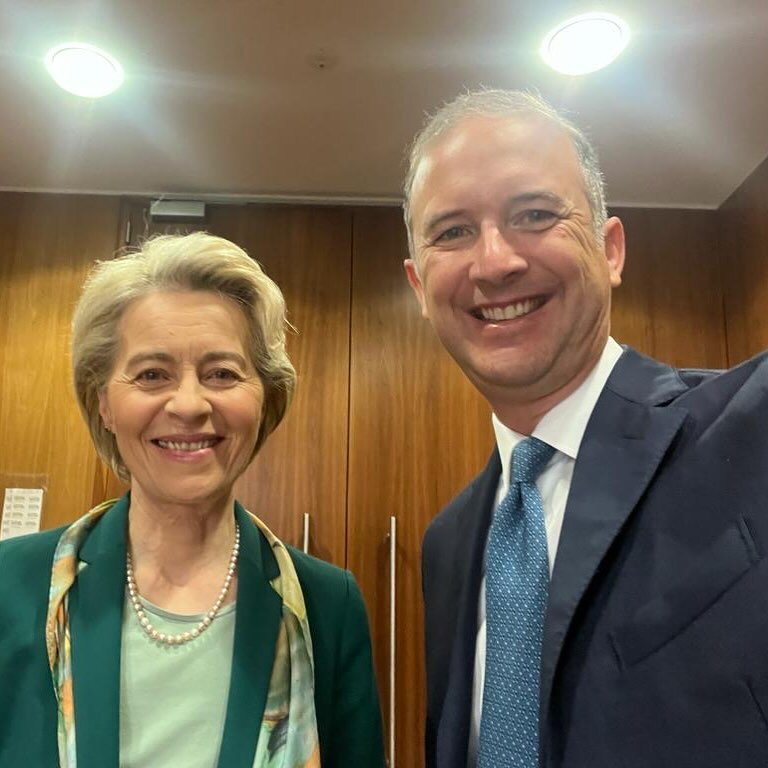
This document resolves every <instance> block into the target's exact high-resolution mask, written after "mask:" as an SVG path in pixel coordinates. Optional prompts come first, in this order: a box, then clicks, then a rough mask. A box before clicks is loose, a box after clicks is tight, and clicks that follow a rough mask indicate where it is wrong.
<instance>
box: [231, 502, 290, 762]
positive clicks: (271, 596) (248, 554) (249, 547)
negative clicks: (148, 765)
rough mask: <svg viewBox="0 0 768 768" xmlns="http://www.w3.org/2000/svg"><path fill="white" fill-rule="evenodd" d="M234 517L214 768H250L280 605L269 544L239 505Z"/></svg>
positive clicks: (268, 674) (264, 699)
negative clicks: (235, 554) (231, 591)
mask: <svg viewBox="0 0 768 768" xmlns="http://www.w3.org/2000/svg"><path fill="white" fill-rule="evenodd" d="M235 514H236V516H237V521H238V523H239V525H240V539H241V541H240V558H239V562H238V572H237V578H238V587H237V616H236V619H235V643H234V652H233V655H232V673H231V676H230V683H229V698H228V701H227V716H226V721H225V723H224V735H223V738H222V744H221V752H220V754H219V765H220V766H222V768H224V767H226V768H240V767H242V768H250V766H252V765H253V759H254V756H255V754H256V743H257V741H258V737H259V731H260V728H261V720H262V717H263V715H264V707H265V705H266V702H267V693H268V691H269V683H270V679H271V677H272V665H273V662H274V657H275V645H276V641H277V635H278V630H279V628H280V621H281V618H282V614H281V608H282V602H281V600H280V597H279V596H278V594H277V593H276V592H275V591H274V590H273V589H272V587H271V586H270V584H269V582H270V580H271V579H274V578H275V577H276V576H277V575H278V574H279V569H278V566H277V561H276V560H275V557H274V555H273V554H272V552H271V550H270V548H269V544H268V543H267V541H266V539H265V538H264V537H263V536H262V535H261V533H260V532H259V530H258V529H257V528H256V526H255V525H254V524H253V522H252V521H251V520H250V518H249V517H248V515H247V514H246V512H245V511H244V510H243V508H242V507H241V506H240V505H239V504H236V506H235Z"/></svg>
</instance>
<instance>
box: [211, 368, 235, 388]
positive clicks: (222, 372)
mask: <svg viewBox="0 0 768 768" xmlns="http://www.w3.org/2000/svg"><path fill="white" fill-rule="evenodd" d="M206 378H207V379H208V380H209V381H213V382H214V383H217V384H233V383H234V382H236V381H242V379H243V377H242V376H241V375H240V374H239V373H237V372H236V371H232V370H230V369H229V368H216V369H215V370H213V371H210V372H209V373H208V374H207V376H206Z"/></svg>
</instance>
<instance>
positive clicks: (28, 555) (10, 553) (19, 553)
mask: <svg viewBox="0 0 768 768" xmlns="http://www.w3.org/2000/svg"><path fill="white" fill-rule="evenodd" d="M66 528H67V526H66V525H64V526H61V527H60V528H53V529H51V530H49V531H40V532H39V533H28V534H25V535H24V536H15V537H14V538H12V539H6V540H5V541H0V564H2V565H3V566H4V567H5V566H8V567H10V566H11V565H23V564H25V563H28V564H30V565H32V566H35V567H37V566H39V564H40V559H41V558H42V559H46V558H48V559H52V558H53V551H54V549H56V545H57V544H58V542H59V539H60V538H61V534H62V533H63V532H64V531H65V530H66Z"/></svg>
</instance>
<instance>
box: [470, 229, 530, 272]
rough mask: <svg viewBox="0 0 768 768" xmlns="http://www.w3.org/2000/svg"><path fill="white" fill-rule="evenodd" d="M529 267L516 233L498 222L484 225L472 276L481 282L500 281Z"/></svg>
mask: <svg viewBox="0 0 768 768" xmlns="http://www.w3.org/2000/svg"><path fill="white" fill-rule="evenodd" d="M526 269H528V260H527V258H526V256H525V254H524V252H523V250H522V249H521V245H520V243H519V242H517V239H516V238H515V237H514V234H510V233H506V232H504V231H503V230H502V229H501V228H500V227H498V226H497V225H496V224H487V225H484V226H483V227H482V228H481V230H480V237H479V238H478V242H477V254H476V258H475V259H474V262H473V266H472V278H473V279H475V280H477V281H479V282H490V283H499V282H503V281H504V280H507V279H509V278H510V277H512V276H514V275H516V274H518V273H520V272H524V271H525V270H526Z"/></svg>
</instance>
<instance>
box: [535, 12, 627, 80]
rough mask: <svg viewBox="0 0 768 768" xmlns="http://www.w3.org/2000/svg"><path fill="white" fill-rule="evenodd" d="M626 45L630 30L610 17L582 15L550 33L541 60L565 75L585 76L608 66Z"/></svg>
mask: <svg viewBox="0 0 768 768" xmlns="http://www.w3.org/2000/svg"><path fill="white" fill-rule="evenodd" d="M628 42H629V27H628V26H627V24H626V23H625V22H624V21H623V20H622V19H620V18H619V17H618V16H614V15H613V14H610V13H585V14H582V15H581V16H575V17H574V18H572V19H568V21H564V22H563V23H562V24H560V25H559V26H557V27H556V28H555V29H553V30H552V31H551V32H550V33H549V34H548V35H547V36H546V37H545V38H544V42H543V43H542V45H541V51H540V53H541V56H542V58H543V59H544V61H546V62H547V64H549V66H550V67H552V69H555V70H557V71H558V72H561V73H562V74H564V75H586V74H587V73H588V72H595V71H596V70H598V69H602V68H603V67H605V66H607V65H608V64H610V63H611V62H612V61H613V60H614V59H615V58H616V57H617V56H618V55H619V54H620V53H621V52H622V51H623V50H624V48H625V47H626V45H627V43H628Z"/></svg>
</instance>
